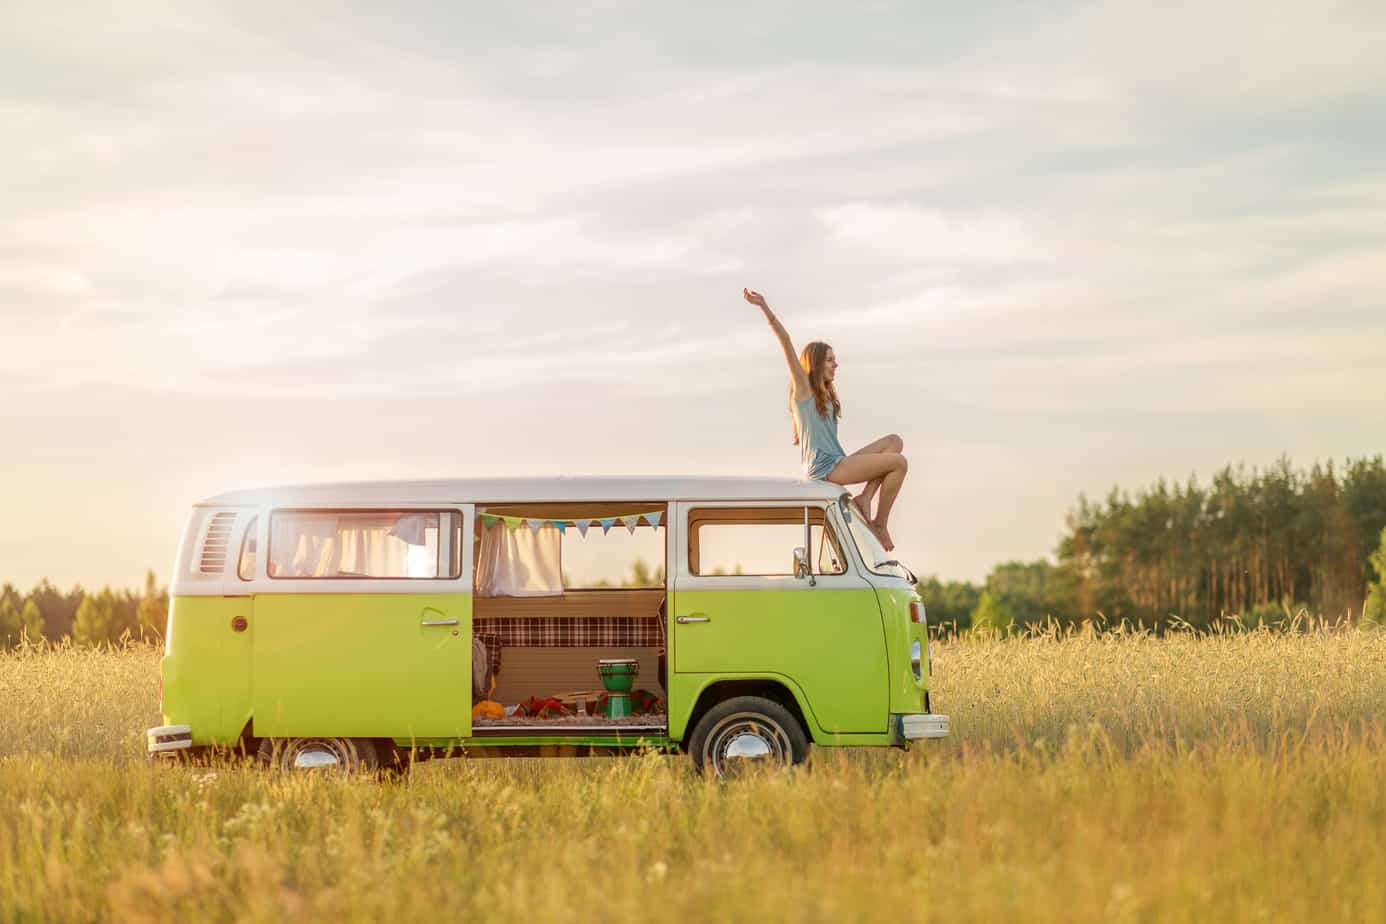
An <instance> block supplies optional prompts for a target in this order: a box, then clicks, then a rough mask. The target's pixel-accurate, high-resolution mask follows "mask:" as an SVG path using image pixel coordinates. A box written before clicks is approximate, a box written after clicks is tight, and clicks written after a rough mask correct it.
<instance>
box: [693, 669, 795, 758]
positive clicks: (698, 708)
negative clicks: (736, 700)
mask: <svg viewBox="0 0 1386 924" xmlns="http://www.w3.org/2000/svg"><path fill="white" fill-rule="evenodd" d="M736 696H760V697H763V698H765V699H768V700H771V701H773V702H777V703H779V704H780V705H781V706H784V707H785V708H786V709H788V710H789V714H790V715H792V716H794V718H795V720H796V721H798V723H799V726H800V727H801V728H802V729H803V730H804V735H805V737H807V738H808V739H809V741H811V742H815V743H816V742H817V740H818V738H819V737H820V736H819V735H818V733H817V729H816V727H815V724H814V722H812V721H810V717H811V716H812V715H813V713H812V711H811V710H810V709H809V708H808V702H807V700H805V699H804V695H803V691H801V690H799V689H798V687H797V686H796V685H795V684H794V683H793V681H791V680H788V679H787V678H784V677H778V676H751V677H709V678H707V679H706V680H705V681H704V682H703V684H702V685H701V686H700V687H698V688H697V694H696V696H694V697H690V698H691V699H692V700H693V707H692V708H691V709H690V710H689V711H688V713H687V715H686V716H685V717H684V720H683V722H682V724H681V725H680V726H675V725H674V724H673V722H672V721H671V723H670V727H669V734H670V738H671V739H672V740H674V741H677V742H678V743H679V745H680V746H683V745H684V743H685V742H686V741H687V740H688V736H689V735H691V734H692V733H693V729H694V728H696V727H697V725H698V720H699V719H701V718H702V717H703V715H704V714H705V713H706V712H707V711H708V710H709V709H711V708H712V707H713V706H715V705H717V704H718V703H720V702H724V701H726V700H729V699H731V698H733V697H736ZM670 719H671V720H672V719H673V716H670Z"/></svg>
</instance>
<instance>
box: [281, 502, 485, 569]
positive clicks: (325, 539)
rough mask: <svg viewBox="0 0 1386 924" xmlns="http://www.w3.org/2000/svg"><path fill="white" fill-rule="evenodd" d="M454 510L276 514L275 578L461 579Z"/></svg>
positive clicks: (457, 515)
mask: <svg viewBox="0 0 1386 924" xmlns="http://www.w3.org/2000/svg"><path fill="white" fill-rule="evenodd" d="M461 544H462V515H461V514H460V513H458V512H457V511H453V510H276V511H274V513H273V514H271V515H270V538H269V560H268V571H269V576H270V577H271V578H279V579H284V578H297V579H302V578H319V579H332V580H343V579H347V580H350V579H353V578H356V579H374V580H410V579H413V580H436V579H438V578H444V579H455V578H458V577H461V575H462V559H461V555H460V553H459V550H460V548H461Z"/></svg>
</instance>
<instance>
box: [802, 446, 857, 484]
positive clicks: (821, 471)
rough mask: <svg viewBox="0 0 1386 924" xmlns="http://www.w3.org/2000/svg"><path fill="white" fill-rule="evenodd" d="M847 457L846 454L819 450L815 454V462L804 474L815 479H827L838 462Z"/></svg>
mask: <svg viewBox="0 0 1386 924" xmlns="http://www.w3.org/2000/svg"><path fill="white" fill-rule="evenodd" d="M845 458H847V457H846V456H844V455H838V454H837V453H830V452H823V451H822V450H819V451H817V452H815V453H814V454H813V462H812V464H810V465H809V467H808V470H807V471H805V472H804V474H805V475H807V476H808V477H810V478H812V479H813V480H814V481H827V480H828V476H829V475H830V474H832V471H833V469H835V468H837V463H839V462H841V461H842V460H843V459H845Z"/></svg>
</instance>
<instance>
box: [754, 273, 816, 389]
mask: <svg viewBox="0 0 1386 924" xmlns="http://www.w3.org/2000/svg"><path fill="white" fill-rule="evenodd" d="M741 295H742V297H743V298H745V299H746V301H748V302H750V303H751V304H752V305H755V306H756V307H757V308H759V309H760V310H761V311H762V312H764V313H765V320H766V321H768V322H769V323H770V329H771V330H773V331H774V332H775V337H776V339H778V340H779V341H780V346H781V348H783V349H784V361H785V362H786V363H788V364H789V381H790V382H792V383H793V385H794V400H795V401H800V400H803V399H804V398H806V397H808V395H809V382H808V376H807V375H806V374H805V373H804V367H803V366H801V365H800V364H799V355H798V354H797V353H795V352H794V342H793V341H792V340H790V339H789V331H787V330H785V329H784V325H783V324H781V323H780V319H779V318H777V317H775V313H774V312H773V311H771V310H770V306H769V305H767V304H766V303H765V296H764V295H761V294H760V293H759V292H752V291H751V290H750V289H742V290H741Z"/></svg>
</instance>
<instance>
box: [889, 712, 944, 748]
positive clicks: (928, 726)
mask: <svg viewBox="0 0 1386 924" xmlns="http://www.w3.org/2000/svg"><path fill="white" fill-rule="evenodd" d="M894 731H895V738H896V740H897V741H906V742H908V741H918V740H920V739H921V738H947V737H948V732H949V724H948V716H946V715H937V714H935V713H932V712H907V713H903V714H896V716H895V729H894Z"/></svg>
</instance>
